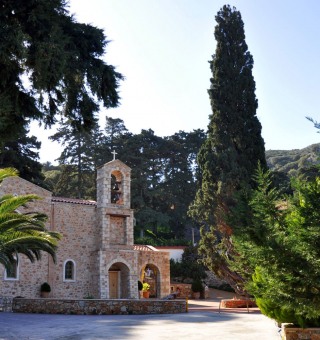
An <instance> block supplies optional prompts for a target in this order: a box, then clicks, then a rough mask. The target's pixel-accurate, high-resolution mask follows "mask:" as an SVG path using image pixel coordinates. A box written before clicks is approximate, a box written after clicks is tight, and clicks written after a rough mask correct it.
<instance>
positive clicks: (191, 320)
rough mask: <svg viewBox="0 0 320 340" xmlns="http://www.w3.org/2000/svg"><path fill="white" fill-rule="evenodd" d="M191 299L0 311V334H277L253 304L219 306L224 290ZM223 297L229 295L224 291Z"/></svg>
mask: <svg viewBox="0 0 320 340" xmlns="http://www.w3.org/2000/svg"><path fill="white" fill-rule="evenodd" d="M211 293H212V295H213V296H212V295H211V296H210V299H209V300H204V301H201V300H197V301H196V300H191V301H190V303H189V313H184V314H160V315H107V316H105V315H104V316H98V315H49V314H19V313H0V340H58V339H59V340H62V339H66V340H104V339H124V340H125V339H152V340H160V339H166V340H171V339H174V340H179V339H187V340H199V339H200V340H201V339H212V340H229V339H230V340H231V339H232V340H251V339H252V340H257V339H258V340H280V335H279V332H278V327H277V326H276V324H275V322H274V321H272V320H270V319H268V318H267V317H265V316H263V315H261V314H260V312H259V311H258V310H257V309H250V312H249V313H247V311H246V310H245V309H236V310H229V309H221V311H220V313H219V301H220V300H221V298H225V297H226V294H225V293H223V294H220V293H219V291H212V292H211ZM227 297H228V296H227Z"/></svg>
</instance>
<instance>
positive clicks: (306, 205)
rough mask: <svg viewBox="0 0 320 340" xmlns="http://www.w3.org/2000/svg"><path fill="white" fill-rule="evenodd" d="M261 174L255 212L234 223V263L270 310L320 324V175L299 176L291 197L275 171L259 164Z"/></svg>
mask: <svg viewBox="0 0 320 340" xmlns="http://www.w3.org/2000/svg"><path fill="white" fill-rule="evenodd" d="M255 179H256V181H257V184H258V187H257V189H256V190H255V191H254V192H253V194H252V196H251V199H250V207H251V209H252V210H251V216H250V217H249V218H248V216H245V217H244V218H245V219H246V221H247V223H245V224H243V225H239V226H238V227H235V228H234V234H233V242H234V244H235V247H236V250H237V253H238V258H237V260H236V261H233V263H232V265H233V266H235V270H237V271H239V272H241V273H242V275H243V276H244V277H246V280H247V283H246V288H247V290H248V291H249V293H251V294H252V295H254V297H255V299H256V302H257V304H258V306H259V307H260V309H261V311H262V312H263V313H264V314H266V315H268V316H269V317H271V318H273V319H275V320H277V321H278V322H289V323H294V324H299V325H300V326H301V327H308V326H309V327H319V325H320V312H319V303H320V299H319V292H320V265H319V256H320V252H319V249H320V248H319V244H320V232H319V226H320V224H319V223H320V179H319V178H316V179H312V180H310V181H305V180H295V181H294V185H293V187H294V195H293V196H289V197H288V196H283V195H281V194H280V192H279V191H278V190H277V189H275V188H274V187H273V185H272V175H271V172H270V171H267V172H264V171H262V169H259V170H258V171H257V173H256V175H255ZM237 213H238V214H241V211H239V210H238V211H237ZM242 213H243V212H242Z"/></svg>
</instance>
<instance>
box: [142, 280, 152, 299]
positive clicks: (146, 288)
mask: <svg viewBox="0 0 320 340" xmlns="http://www.w3.org/2000/svg"><path fill="white" fill-rule="evenodd" d="M149 289H150V285H149V283H147V282H144V283H143V284H142V294H143V297H144V298H146V299H148V298H149V295H150V292H149Z"/></svg>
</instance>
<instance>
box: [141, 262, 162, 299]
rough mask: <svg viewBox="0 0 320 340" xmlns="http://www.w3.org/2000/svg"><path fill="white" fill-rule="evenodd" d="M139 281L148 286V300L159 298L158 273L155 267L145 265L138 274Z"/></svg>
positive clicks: (149, 264) (148, 264)
mask: <svg viewBox="0 0 320 340" xmlns="http://www.w3.org/2000/svg"><path fill="white" fill-rule="evenodd" d="M140 281H141V282H142V283H147V284H149V285H150V288H149V297H150V298H159V297H160V271H159V269H158V267H157V266H155V265H154V264H151V263H147V264H146V265H145V266H144V267H143V268H142V270H141V272H140Z"/></svg>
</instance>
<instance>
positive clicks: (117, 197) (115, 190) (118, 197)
mask: <svg viewBox="0 0 320 340" xmlns="http://www.w3.org/2000/svg"><path fill="white" fill-rule="evenodd" d="M111 203H113V204H123V190H122V174H121V172H120V171H118V170H115V171H113V172H112V173H111Z"/></svg>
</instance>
